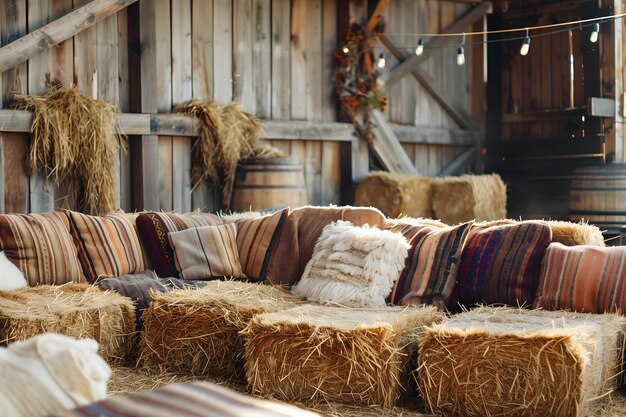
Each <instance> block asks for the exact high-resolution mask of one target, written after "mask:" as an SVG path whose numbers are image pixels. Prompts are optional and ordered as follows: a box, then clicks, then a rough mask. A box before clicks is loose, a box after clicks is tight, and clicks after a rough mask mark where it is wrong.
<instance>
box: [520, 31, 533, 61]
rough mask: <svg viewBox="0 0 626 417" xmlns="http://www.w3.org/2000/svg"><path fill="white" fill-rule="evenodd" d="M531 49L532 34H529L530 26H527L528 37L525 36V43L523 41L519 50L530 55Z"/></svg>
mask: <svg viewBox="0 0 626 417" xmlns="http://www.w3.org/2000/svg"><path fill="white" fill-rule="evenodd" d="M529 50H530V36H528V28H526V37H525V38H524V43H522V47H521V49H520V50H519V53H520V54H521V55H528V51H529Z"/></svg>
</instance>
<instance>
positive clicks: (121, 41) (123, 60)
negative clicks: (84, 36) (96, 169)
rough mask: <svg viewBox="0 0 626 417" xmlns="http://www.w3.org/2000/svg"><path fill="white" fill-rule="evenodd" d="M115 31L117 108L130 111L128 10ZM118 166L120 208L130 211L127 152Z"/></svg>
mask: <svg viewBox="0 0 626 417" xmlns="http://www.w3.org/2000/svg"><path fill="white" fill-rule="evenodd" d="M117 31H118V48H117V53H118V59H117V62H118V73H119V87H118V91H119V107H120V111H122V112H128V111H130V88H129V87H130V83H129V79H128V77H129V65H128V46H129V38H128V9H124V10H121V11H119V12H118V13H117ZM119 166H120V181H119V190H120V208H121V209H122V210H124V211H131V210H132V208H131V202H130V193H131V190H130V154H129V153H128V151H127V150H120V155H119Z"/></svg>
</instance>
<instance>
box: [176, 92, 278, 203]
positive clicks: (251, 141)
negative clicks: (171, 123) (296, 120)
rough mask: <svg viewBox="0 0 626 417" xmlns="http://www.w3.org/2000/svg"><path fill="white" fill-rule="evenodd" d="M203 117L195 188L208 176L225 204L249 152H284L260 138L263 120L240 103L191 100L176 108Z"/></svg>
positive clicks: (194, 171)
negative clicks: (240, 163)
mask: <svg viewBox="0 0 626 417" xmlns="http://www.w3.org/2000/svg"><path fill="white" fill-rule="evenodd" d="M174 112H178V113H186V114H188V115H190V116H194V117H196V118H198V119H199V120H200V134H199V136H198V140H196V141H195V143H194V145H193V149H192V160H193V167H192V170H191V182H192V186H193V189H195V188H196V187H198V185H200V184H202V183H203V182H204V181H206V180H209V181H211V182H212V183H213V184H216V185H218V186H219V187H220V189H221V191H222V197H223V200H224V205H225V206H226V208H228V207H229V206H230V197H231V194H232V190H233V184H234V182H235V173H236V171H237V164H238V163H239V161H240V160H242V159H245V158H248V157H250V156H261V157H274V156H283V154H282V152H280V150H278V149H276V148H272V147H271V146H269V145H266V144H262V141H261V132H262V129H261V121H260V120H259V119H257V118H256V117H255V116H253V115H251V114H249V113H247V112H245V111H243V110H242V108H241V106H240V105H239V104H238V103H234V102H233V103H230V104H227V105H225V106H223V107H220V106H219V105H218V104H217V103H215V102H214V101H209V102H206V103H203V102H200V101H197V100H190V101H187V102H185V103H183V104H180V105H178V106H176V107H175V108H174Z"/></svg>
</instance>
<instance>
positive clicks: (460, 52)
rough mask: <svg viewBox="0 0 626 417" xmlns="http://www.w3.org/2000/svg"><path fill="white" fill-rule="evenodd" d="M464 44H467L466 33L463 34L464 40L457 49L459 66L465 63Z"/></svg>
mask: <svg viewBox="0 0 626 417" xmlns="http://www.w3.org/2000/svg"><path fill="white" fill-rule="evenodd" d="M463 45H465V33H464V34H463V41H462V42H461V44H460V45H459V48H458V49H457V50H456V64H457V65H459V66H461V65H465V48H464V47H463Z"/></svg>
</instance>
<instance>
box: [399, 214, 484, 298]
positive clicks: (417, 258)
mask: <svg viewBox="0 0 626 417" xmlns="http://www.w3.org/2000/svg"><path fill="white" fill-rule="evenodd" d="M471 225H472V222H469V223H463V224H460V225H457V226H452V227H433V226H428V225H425V224H424V225H419V224H408V223H407V224H402V223H398V224H395V225H393V226H392V227H391V228H390V229H389V230H391V231H394V232H399V233H402V234H403V235H404V236H405V238H406V239H407V241H408V242H409V244H410V245H411V249H410V250H409V256H408V257H407V260H406V263H405V267H404V270H403V271H402V273H401V274H400V278H399V279H398V281H397V282H396V285H395V286H394V288H393V290H392V292H391V297H390V301H391V303H392V304H400V305H409V304H434V305H436V306H438V307H441V308H443V307H445V306H446V305H447V304H448V302H449V300H450V297H451V296H452V290H453V289H454V283H455V281H456V275H457V264H458V262H459V259H460V257H461V251H462V250H463V245H464V243H465V239H466V237H467V232H468V231H469V229H470V227H471Z"/></svg>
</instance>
